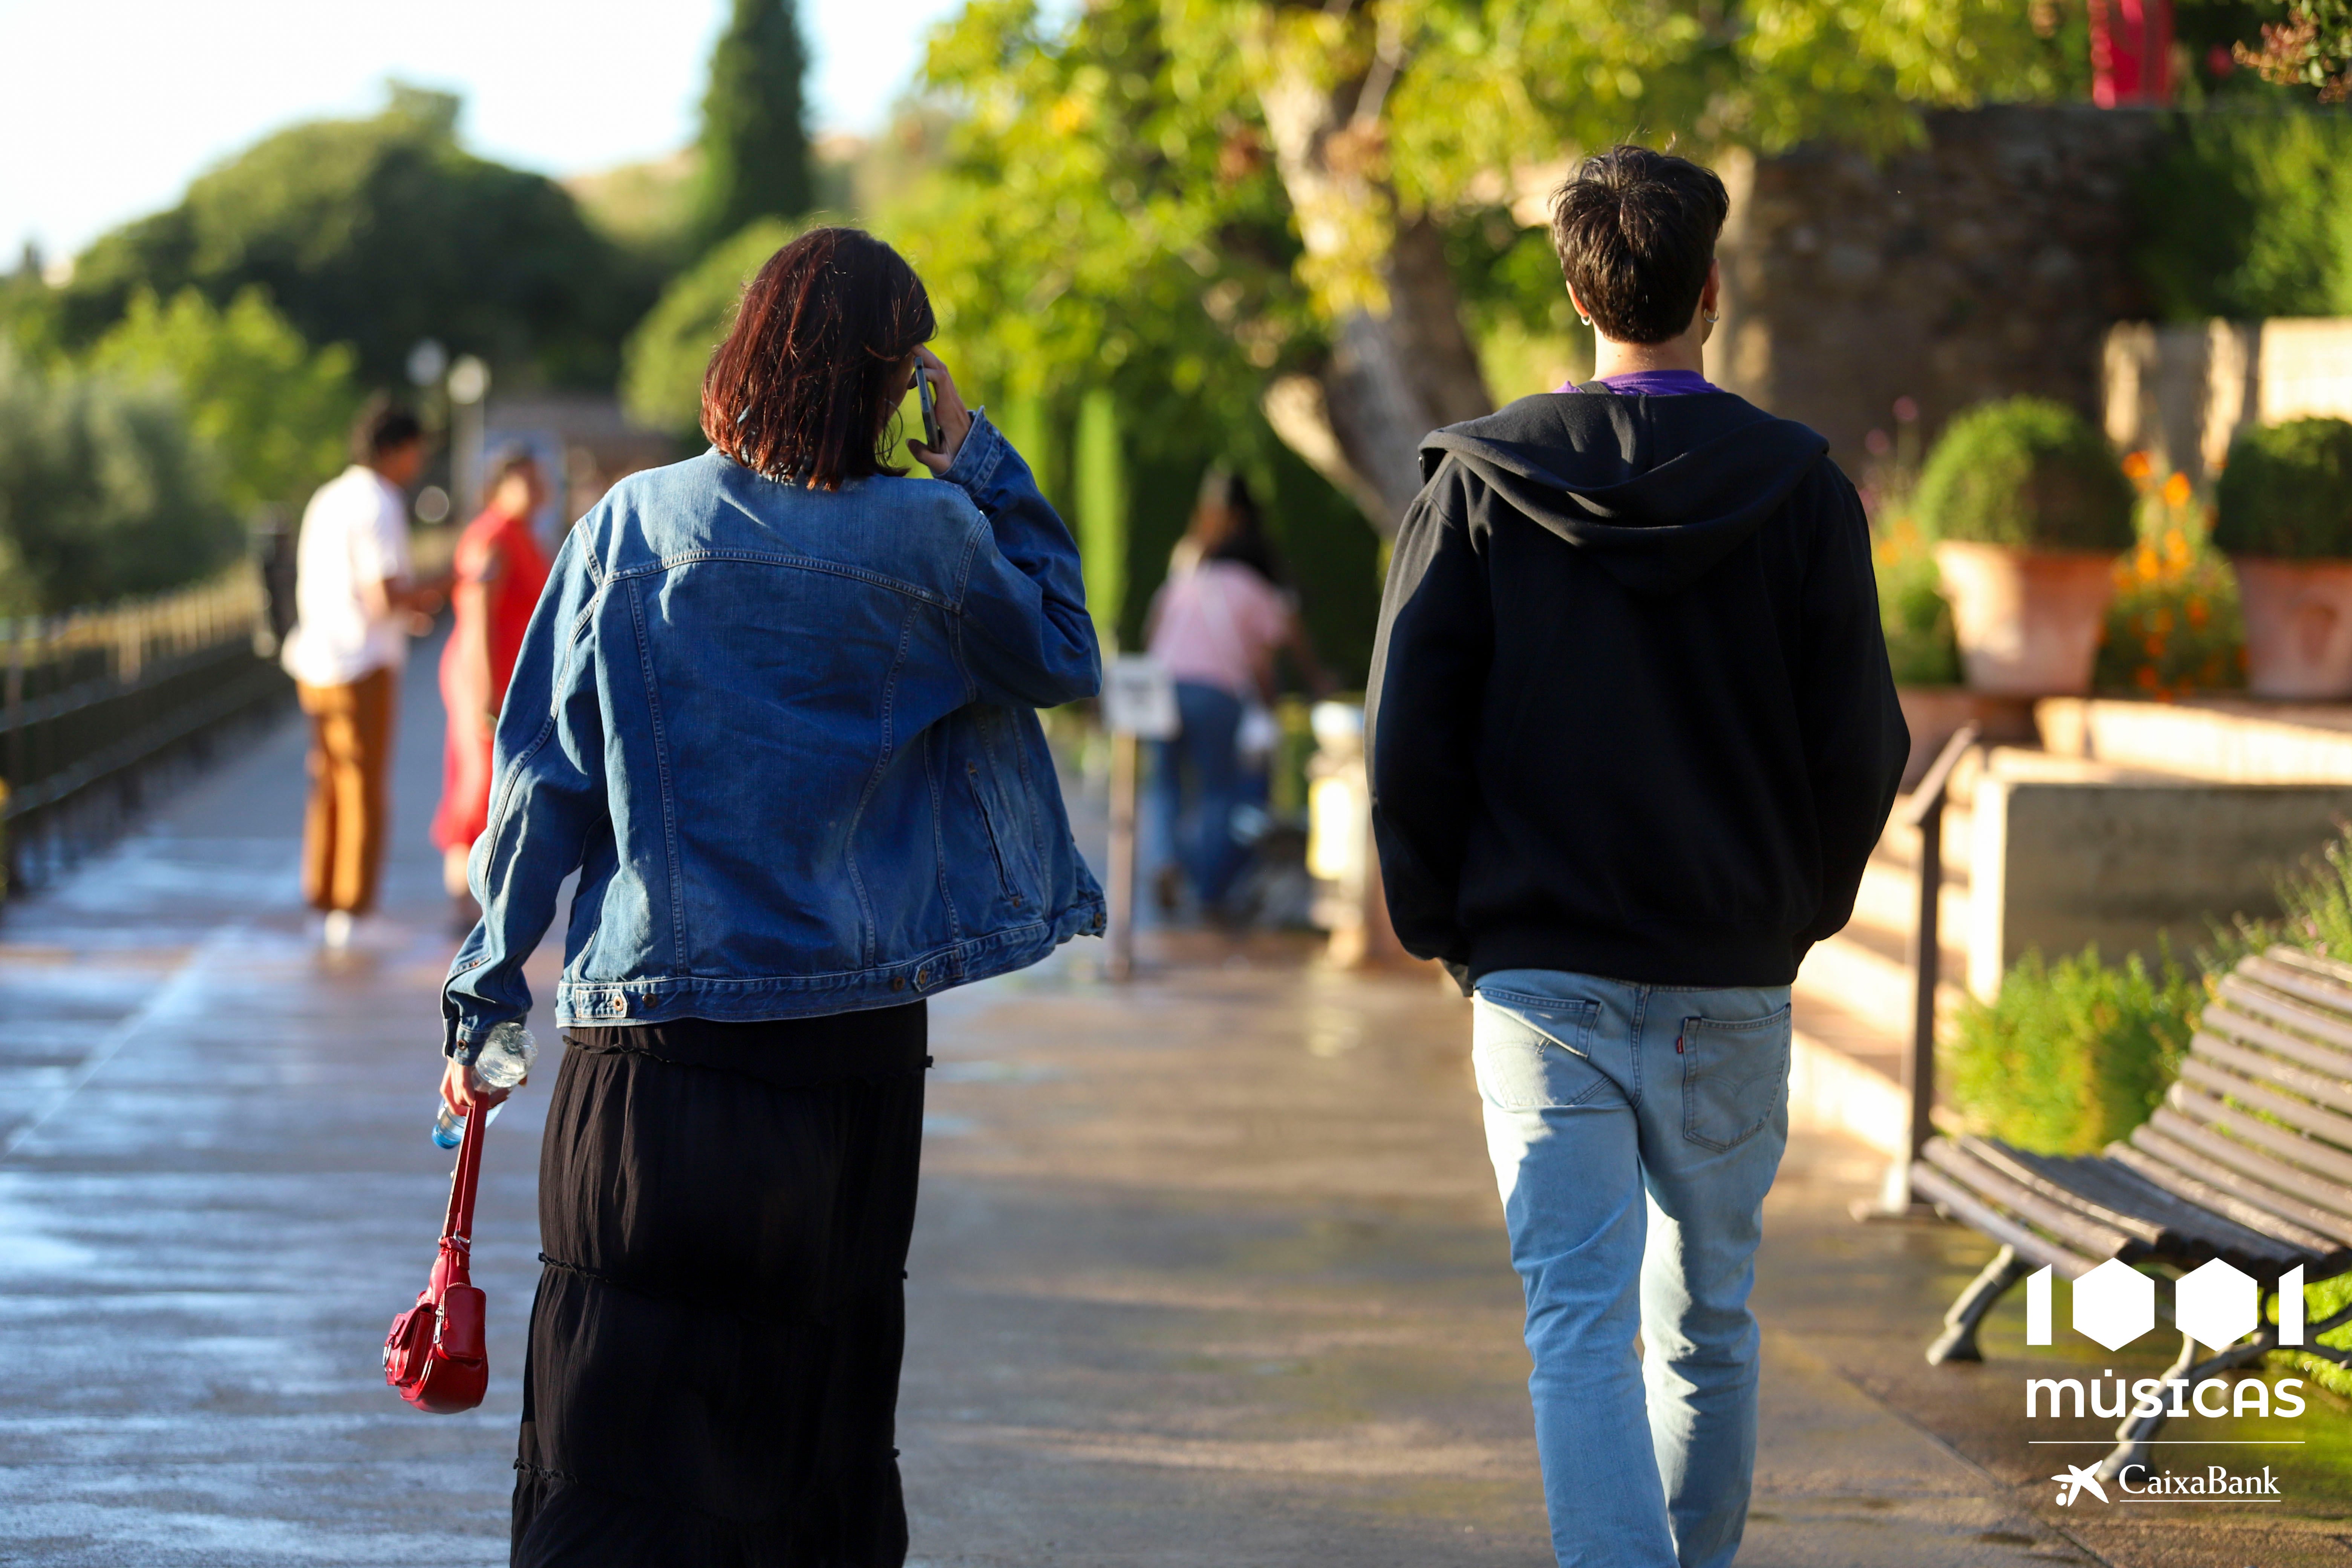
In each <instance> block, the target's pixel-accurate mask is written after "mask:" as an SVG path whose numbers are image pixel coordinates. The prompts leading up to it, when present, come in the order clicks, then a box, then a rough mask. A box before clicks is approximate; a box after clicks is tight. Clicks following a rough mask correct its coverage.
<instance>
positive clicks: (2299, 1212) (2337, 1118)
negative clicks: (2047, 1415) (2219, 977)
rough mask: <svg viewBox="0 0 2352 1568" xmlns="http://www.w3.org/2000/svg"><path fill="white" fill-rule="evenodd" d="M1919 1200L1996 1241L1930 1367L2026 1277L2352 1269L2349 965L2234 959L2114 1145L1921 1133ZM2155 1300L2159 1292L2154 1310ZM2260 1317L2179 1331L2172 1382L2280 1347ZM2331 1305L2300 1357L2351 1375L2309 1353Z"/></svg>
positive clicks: (2332, 1354)
mask: <svg viewBox="0 0 2352 1568" xmlns="http://www.w3.org/2000/svg"><path fill="white" fill-rule="evenodd" d="M1911 1184H1912V1187H1913V1190H1914V1191H1916V1193H1918V1194H1920V1195H1922V1196H1925V1197H1927V1198H1930V1199H1932V1200H1934V1202H1935V1204H1936V1205H1937V1207H1938V1208H1939V1209H1941V1210H1943V1211H1944V1212H1945V1213H1946V1214H1947V1215H1950V1216H1951V1217H1953V1218H1955V1219H1958V1220H1961V1221H1964V1222H1965V1223H1967V1224H1968V1225H1969V1226H1973V1227H1974V1228H1976V1229H1977V1230H1979V1231H1982V1232H1983V1233H1984V1234H1985V1235H1987V1236H1989V1237H1992V1238H1993V1239H1994V1240H1995V1241H1998V1242H2000V1244H2001V1247H2000V1253H1999V1255H1998V1256H1996V1257H1995V1258H1993V1260H1992V1262H1991V1263H1990V1264H1988V1265H1987V1266H1986V1267H1985V1270H1984V1272H1983V1273H1981V1274H1979V1276H1978V1277H1977V1278H1976V1279H1975V1280H1974V1281H1972V1282H1971V1283H1970V1284H1969V1288H1968V1289H1965V1290H1963V1291H1962V1292H1961V1293H1960V1298H1959V1300H1958V1301H1956V1302H1954V1303H1953V1305H1952V1310H1950V1311H1949V1312H1948V1313H1946V1314H1945V1317H1944V1331H1943V1332H1942V1333H1941V1334H1940V1335H1938V1336H1937V1339H1936V1341H1935V1342H1934V1343H1932V1344H1930V1345H1929V1346H1928V1347H1927V1360H1928V1362H1929V1363H1931V1364H1940V1363H1944V1362H1948V1361H1979V1360H1981V1359H1983V1357H1982V1352H1979V1350H1978V1348H1977V1326H1978V1324H1979V1323H1980V1322H1982V1321H1983V1320H1984V1316H1985V1314H1986V1312H1988V1311H1989V1310H1991V1308H1992V1305H1993V1303H1994V1302H1995V1301H1997V1300H2000V1297H2001V1296H2002V1294H2003V1293H2005V1292H2006V1291H2007V1290H2009V1289H2010V1288H2011V1286H2013V1285H2015V1284H2016V1283H2017V1282H2018V1281H2019V1280H2021V1279H2024V1278H2025V1277H2026V1276H2027V1275H2029V1274H2032V1273H2033V1272H2035V1271H2037V1270H2039V1269H2041V1268H2045V1267H2046V1268H2050V1269H2052V1270H2053V1272H2054V1273H2056V1274H2058V1275H2060V1276H2063V1277H2064V1278H2065V1279H2079V1278H2080V1277H2081V1276H2082V1275H2084V1274H2085V1273H2087V1272H2088V1271H2090V1270H2091V1269H2093V1268H2097V1267H2098V1266H2099V1265H2100V1264H2102V1263H2105V1261H2107V1260H2108V1259H2109V1258H2120V1259H2122V1260H2123V1261H2124V1262H2126V1263H2128V1264H2131V1265H2133V1266H2134V1267H2136V1268H2143V1269H2146V1270H2148V1271H2150V1272H2155V1273H2158V1274H2163V1273H2170V1274H2174V1275H2178V1274H2179V1273H2183V1272H2186V1271H2187V1270H2189V1269H2191V1268H2196V1267H2197V1266H2199V1265H2200V1264H2202V1263H2205V1262H2207V1261H2209V1260H2210V1259H2212V1258H2222V1259H2224V1260H2226V1261H2227V1262H2229V1263H2230V1264H2231V1266H2232V1267H2234V1268H2239V1269H2241V1270H2242V1271H2243V1272H2245V1273H2246V1274H2248V1275H2250V1276H2252V1278H2253V1279H2254V1280H2255V1281H2256V1283H2257V1284H2258V1285H2259V1286H2260V1287H2261V1289H2262V1292H2263V1298H2264V1300H2265V1301H2266V1302H2267V1301H2268V1300H2270V1299H2272V1298H2274V1297H2275V1296H2276V1294H2277V1292H2278V1287H2279V1279H2280V1276H2281V1275H2283V1274H2285V1273H2286V1272H2287V1271H2288V1270H2290V1269H2294V1268H2302V1269H2303V1270H2304V1280H2305V1283H2315V1282H2317V1281H2318V1280H2321V1279H2328V1278H2330V1277H2332V1276H2334V1275H2337V1274H2342V1273H2345V1272H2346V1271H2347V1270H2352V963H2338V962H2336V961H2334V960H2331V959H2326V958H2318V957H2315V956H2313V955H2312V954H2310V953H2306V952H2296V951H2295V950H2294V949H2293V948H2287V947H2273V948H2272V949H2271V950H2270V951H2269V952H2264V953H2261V954H2258V955H2254V956H2251V957H2248V958H2246V959H2245V960H2244V961H2242V963H2239V965H2238V966H2237V968H2236V969H2235V970H2234V971H2233V972H2232V973H2231V974H2230V975H2229V976H2228V977H2227V978H2226V979H2224V980H2223V981H2222V982H2221V988H2220V996H2219V999H2218V1000H2217V1001H2216V1002H2215V1003H2214V1004H2213V1005H2210V1006H2208V1007H2207V1008H2206V1009H2205V1012H2204V1015H2203V1016H2202V1017H2201V1018H2200V1019H2199V1021H2198V1027H2197V1032H2196V1035H2195V1037H2194V1040H2193V1043H2192V1044H2191V1046H2190V1048H2189V1057H2188V1059H2187V1060H2186V1061H2184V1062H2183V1063H2182V1064H2181V1071H2180V1078H2179V1081H2178V1082H2176V1083H2175V1084H2173V1086H2172V1087H2171V1089H2168V1091H2167V1092H2166V1094H2165V1097H2164V1103H2163V1104H2162V1105H2161V1106H2160V1107H2158V1110H2157V1112H2156V1114H2155V1115H2154V1116H2153V1117H2151V1118H2150V1119H2149V1120H2148V1121H2147V1123H2146V1125H2144V1126H2142V1127H2140V1128H2138V1129H2137V1130H2136V1131H2134V1132H2133V1133H2132V1135H2131V1137H2130V1139H2129V1141H2128V1142H2119V1143H2111V1144H2109V1145H2108V1146H2107V1150H2106V1152H2105V1153H2104V1154H2102V1155H2098V1156H2086V1157H2081V1158H2071V1159H2068V1158H2058V1157H2054V1156H2051V1155H2047V1154H2028V1153H2025V1152H2022V1151H2021V1150H2017V1149H2011V1148H2009V1147H2008V1146H2006V1145H2005V1144H2001V1143H1998V1142H1992V1141H1990V1140H1989V1139H1982V1138H1968V1137H1955V1138H1937V1139H1935V1140H1933V1141H1931V1142H1929V1143H1928V1144H1927V1148H1926V1150H1925V1152H1924V1153H1923V1156H1922V1163H1918V1164H1916V1165H1914V1166H1913V1168H1912V1173H1911ZM2169 1306H2170V1300H2169V1292H2163V1293H2160V1300H2159V1307H2160V1310H2166V1311H2167V1312H2168V1310H2169ZM2270 1316H2271V1314H2270V1313H2269V1312H2268V1311H2267V1310H2265V1311H2264V1313H2263V1326H2262V1328H2261V1330H2260V1331H2259V1332H2257V1333H2255V1334H2254V1335H2253V1336H2252V1337H2251V1338H2249V1339H2246V1340H2243V1341H2241V1342H2239V1343H2237V1344H2235V1345H2231V1346H2229V1347H2227V1348H2224V1349H2221V1350H2220V1351H2218V1352H2216V1353H2214V1354H2213V1355H2211V1356H2210V1357H2208V1358H2207V1359H2206V1360H2204V1361H2201V1362H2200V1361H2199V1360H2198V1359H2197V1345H2196V1342H2195V1341H2193V1340H2191V1339H2189V1337H2188V1336H2187V1335H2183V1336H2182V1342H2181V1347H2180V1356H2179V1360H2178V1361H2177V1362H2175V1363H2173V1366H2172V1369H2171V1371H2170V1372H2169V1373H2168V1374H2167V1375H2168V1376H2170V1377H2176V1378H2185V1379H2187V1380H2188V1381H2189V1382H2190V1383H2191V1384H2195V1383H2199V1382H2201V1381H2203V1380H2204V1379H2206V1378H2210V1377H2212V1376H2214V1375H2216V1374H2218V1373H2222V1372H2226V1371H2229V1370H2230V1369H2231V1368H2233V1367H2239V1366H2244V1365H2247V1364H2249V1363H2254V1362H2257V1361H2260V1360H2261V1359H2262V1357H2263V1355H2264V1354H2265V1353H2266V1352H2269V1351H2272V1350H2273V1349H2275V1348H2277V1345H2278V1326H2277V1324H2276V1323H2274V1322H2272V1321H2270ZM2346 1321H2352V1308H2347V1309H2346V1310H2343V1311H2340V1312H2337V1313H2336V1314H2335V1315H2333V1316H2332V1317H2329V1318H2326V1319H2325V1320H2323V1321H2318V1322H2313V1323H2309V1324H2306V1325H2305V1335H2304V1338H2305V1342H2304V1344H2303V1345H2302V1346H2301V1347H2300V1348H2301V1349H2302V1350H2303V1352H2305V1353H2306V1354H2310V1355H2316V1356H2322V1357H2325V1358H2326V1359H2327V1360H2329V1361H2333V1362H2336V1363H2338V1364H2339V1365H2347V1366H2352V1352H2347V1351H2340V1350H2335V1349H2332V1348H2330V1347H2327V1346H2324V1345H2321V1344H2319V1343H2317V1342H2316V1341H2317V1337H2318V1335H2319V1334H2320V1333H2322V1332H2324V1331H2326V1330H2328V1329H2331V1328H2335V1327H2336V1326H2338V1325H2339V1324H2342V1323H2344V1322H2346ZM2163 1424H2164V1415H2163V1414H2162V1413H2161V1412H2159V1413H2158V1414H2157V1415H2152V1416H2146V1417H2126V1420H2125V1422H2124V1424H2123V1426H2121V1427H2120V1428H2119V1429H2118V1430H2117V1432H2116V1447H2115V1449H2114V1451H2113V1452H2111V1453H2110V1454H2109V1455H2108V1456H2107V1458H2106V1459H2105V1461H2104V1462H2103V1463H2102V1464H2101V1466H2100V1473H2101V1474H2102V1475H2103V1476H2105V1477H2107V1478H2110V1479H2111V1478H2113V1477H2114V1476H2115V1475H2116V1474H2117V1473H2119V1472H2120V1471H2121V1470H2122V1469H2123V1468H2124V1467H2125V1466H2126V1465H2127V1464H2130V1463H2131V1462H2133V1460H2134V1459H2135V1458H2144V1455H2143V1454H2142V1452H2141V1447H2142V1445H2144V1444H2146V1443H2147V1442H2148V1441H2149V1440H2150V1439H2152V1438H2153V1437H2154V1436H2155V1435H2156V1433H2157V1431H2158V1429H2159V1428H2160V1427H2161V1426H2163Z"/></svg>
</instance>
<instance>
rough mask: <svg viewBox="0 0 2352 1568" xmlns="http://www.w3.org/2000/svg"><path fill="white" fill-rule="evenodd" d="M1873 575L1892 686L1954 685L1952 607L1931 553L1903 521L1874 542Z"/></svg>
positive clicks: (1957, 657)
mask: <svg viewBox="0 0 2352 1568" xmlns="http://www.w3.org/2000/svg"><path fill="white" fill-rule="evenodd" d="M1871 556H1872V562H1873V564H1874V566H1875V568H1876V571H1877V575H1878V620H1879V627H1880V629H1881V630H1882V631H1884V632H1885V634H1886V661H1887V663H1888V664H1890V665H1892V666H1894V668H1895V684H1896V685H1897V686H1958V684H1959V683H1960V645H1959V643H1958V640H1957V639H1956V638H1955V637H1953V635H1952V606H1951V605H1949V604H1948V603H1947V602H1946V601H1945V598H1944V595H1943V590H1942V588H1941V586H1940V585H1939V578H1938V574H1937V571H1936V556H1935V552H1933V551H1932V550H1930V549H1929V548H1928V546H1927V540H1926V539H1925V537H1924V536H1923V535H1922V534H1921V533H1920V531H1919V530H1918V529H1917V528H1916V527H1915V526H1914V525H1912V524H1911V523H1910V522H1908V521H1904V522H1898V523H1896V524H1895V525H1894V526H1893V527H1891V528H1889V529H1888V530H1887V531H1885V533H1884V534H1883V535H1882V536H1881V537H1880V538H1879V539H1878V540H1876V541H1875V542H1874V546H1873V549H1872V552H1871Z"/></svg>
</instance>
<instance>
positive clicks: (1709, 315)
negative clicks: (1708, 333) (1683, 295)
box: [1698, 310, 1723, 327]
mask: <svg viewBox="0 0 2352 1568" xmlns="http://www.w3.org/2000/svg"><path fill="white" fill-rule="evenodd" d="M1698 315H1699V320H1700V321H1705V322H1706V324H1707V325H1708V326H1710V327H1711V326H1713V325H1715V324H1716V322H1717V321H1721V320H1723V317H1722V315H1721V314H1720V313H1719V312H1717V311H1715V310H1701V311H1700V312H1699V313H1698Z"/></svg>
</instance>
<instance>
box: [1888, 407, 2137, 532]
mask: <svg viewBox="0 0 2352 1568" xmlns="http://www.w3.org/2000/svg"><path fill="white" fill-rule="evenodd" d="M2135 500H2136V498H2135V496H2134V494H2133V491H2132V487H2131V481H2130V480H2128V479H2125V478H2124V472H2123V468H2122V466H2121V465H2120V464H2119V463H2118V462H2117V461H2116V455H2115V453H2114V452H2113V451H2112V450H2110V449H2109V447H2108V446H2107V441H2106V437H2104V436H2102V435H2100V434H2099V432H2098V431H2097V430H2095V429H2094V428H2093V427H2092V426H2091V423H2090V421H2089V420H2087V419H2084V417H2083V416H2081V415H2079V414H2077V413H2075V412H2074V410H2073V409H2071V408H2069V407H2067V406H2066V405H2064V404H2063V403H2053V402H2052V401H2050V400H2049V399H2048V398H2043V397H2011V398H2008V399H2005V400H2003V401H2001V402H1998V403H1982V404H1979V405H1977V406H1976V407H1974V408H1971V409H1969V411H1968V412H1967V413H1965V414H1963V415H1961V416H1959V417H1958V418H1957V419H1955V420H1953V421H1952V423H1951V425H1950V426H1948V427H1947V428H1946V430H1945V431H1944V434H1943V437H1942V438H1941V439H1940V440H1938V441H1937V443H1936V449H1935V450H1934V451H1933V452H1931V453H1929V454H1928V457H1927V467H1926V468H1924V469H1922V470H1921V472H1920V475H1919V491H1918V498H1917V506H1918V513H1919V521H1920V522H1921V523H1922V524H1923V525H1925V526H1926V528H1927V531H1928V532H1929V533H1931V534H1933V535H1934V536H1935V537H1936V538H1937V539H1952V540H1967V541H1972V542H1977V543H1981V544H2009V545H2016V546H2020V547H2022V548H2031V549H2042V550H2123V549H2126V548H2127V547H2128V546H2129V545H2130V544H2131V542H2132V539H2133V533H2132V507H2133V503H2134V501H2135Z"/></svg>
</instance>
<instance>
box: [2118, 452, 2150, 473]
mask: <svg viewBox="0 0 2352 1568" xmlns="http://www.w3.org/2000/svg"><path fill="white" fill-rule="evenodd" d="M2155 471H2156V465H2155V464H2154V463H2152V462H2150V461H2149V460H2148V456H2147V453H2146V452H2126V453H2125V454H2124V478H2126V479H2146V478H2147V476H2148V475H2150V474H2151V473H2154V472H2155Z"/></svg>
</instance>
